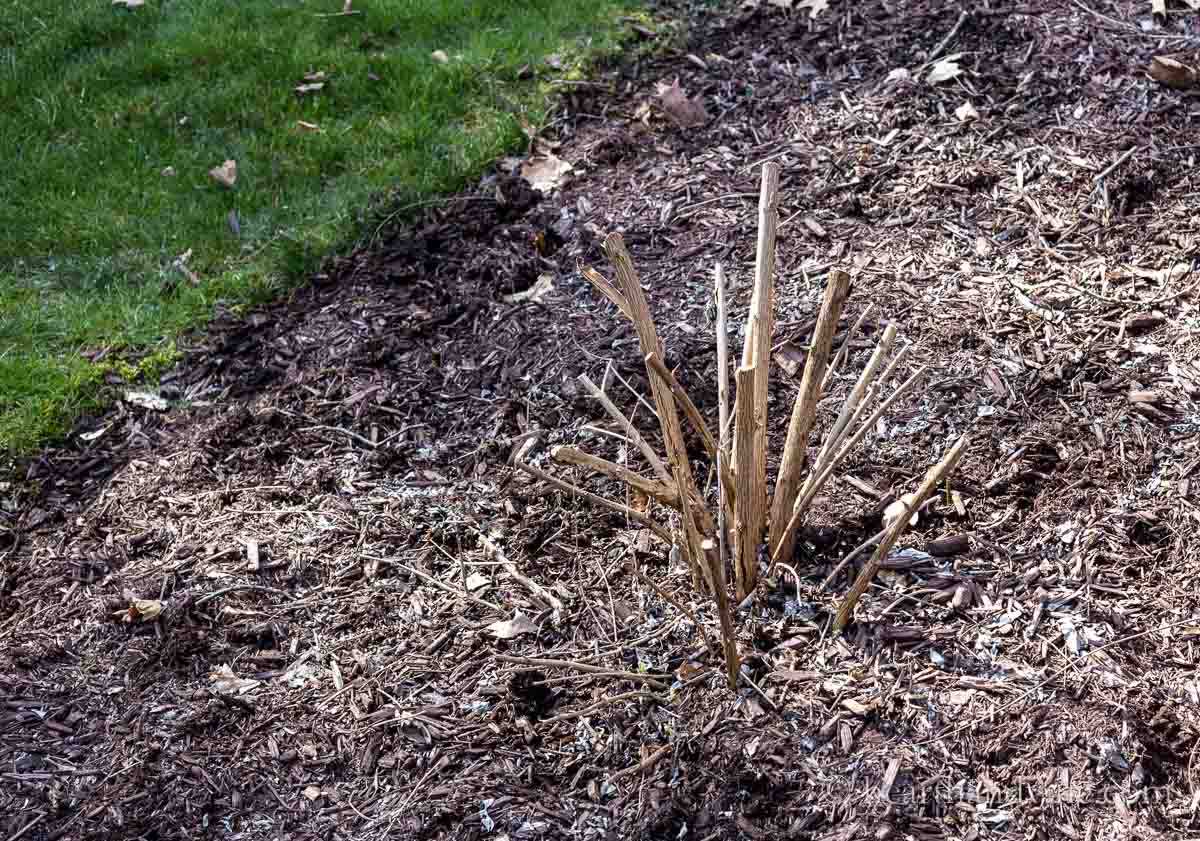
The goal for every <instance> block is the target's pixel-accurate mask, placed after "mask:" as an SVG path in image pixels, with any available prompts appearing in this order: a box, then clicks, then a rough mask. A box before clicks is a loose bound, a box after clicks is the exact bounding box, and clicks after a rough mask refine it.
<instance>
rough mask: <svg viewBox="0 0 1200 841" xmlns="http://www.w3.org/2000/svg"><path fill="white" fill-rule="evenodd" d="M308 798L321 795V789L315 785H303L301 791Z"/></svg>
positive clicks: (312, 798) (311, 798)
mask: <svg viewBox="0 0 1200 841" xmlns="http://www.w3.org/2000/svg"><path fill="white" fill-rule="evenodd" d="M302 793H303V794H304V796H305V797H307V798H308V799H309V800H316V799H317V798H318V797H320V796H321V789H320V788H319V787H317V786H305V788H304V791H303V792H302Z"/></svg>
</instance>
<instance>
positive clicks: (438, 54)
mask: <svg viewBox="0 0 1200 841" xmlns="http://www.w3.org/2000/svg"><path fill="white" fill-rule="evenodd" d="M429 57H430V58H432V59H433V60H434V61H436V62H438V63H439V64H445V63H446V62H448V61H450V56H448V55H446V51H445V50H434V51H433V52H431V53H430V54H429Z"/></svg>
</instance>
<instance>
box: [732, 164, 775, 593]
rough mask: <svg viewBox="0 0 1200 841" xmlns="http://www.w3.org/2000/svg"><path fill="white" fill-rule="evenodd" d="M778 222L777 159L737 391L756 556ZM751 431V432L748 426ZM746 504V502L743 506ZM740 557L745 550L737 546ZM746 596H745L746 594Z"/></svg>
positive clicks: (748, 525)
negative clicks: (747, 440)
mask: <svg viewBox="0 0 1200 841" xmlns="http://www.w3.org/2000/svg"><path fill="white" fill-rule="evenodd" d="M778 226H779V164H778V163H776V162H775V161H771V162H769V163H766V164H763V168H762V186H761V189H760V191H759V196H758V247H757V250H756V254H755V261H754V296H753V298H752V300H751V303H750V317H749V319H748V321H747V326H746V341H745V345H744V346H743V349H742V367H743V368H750V369H752V370H753V380H752V385H751V387H750V389H749V390H748V391H747V390H744V389H743V388H742V384H741V382H740V374H739V382H738V390H737V402H738V406H739V408H738V410H737V422H738V424H739V425H740V424H741V423H742V420H741V419H742V417H743V412H742V410H741V408H740V406H741V404H742V403H744V402H749V403H750V407H751V417H752V418H753V420H754V423H753V438H752V441H751V444H752V446H751V449H750V451H749V453H748V454H747V455H748V456H749V458H748V460H743V453H742V452H741V451H740V447H739V450H738V451H737V452H735V454H734V459H735V465H736V467H735V472H736V473H737V474H738V480H737V482H738V489H739V490H741V489H742V488H743V487H745V485H744V483H743V481H742V478H741V477H742V475H743V474H744V473H748V477H749V478H750V479H751V480H752V484H751V485H750V487H749V490H750V492H751V493H753V494H754V495H755V499H753V500H751V499H747V500H741V501H739V502H738V503H737V505H738V511H739V512H740V514H742V515H745V516H748V517H750V518H751V519H743V518H742V516H739V518H738V520H739V521H738V523H737V528H738V545H739V547H741V546H743V545H747V544H748V545H750V546H752V547H753V548H752V549H751V550H749V551H750V552H751V554H750V555H749V557H753V556H754V553H756V552H757V551H758V543H759V541H760V540H761V539H762V532H763V528H764V526H765V525H766V519H767V386H768V384H769V381H770V372H771V333H772V332H773V326H774V325H773V323H772V322H773V319H772V316H773V313H774V309H775V233H776V229H777V228H778ZM747 431H750V430H747ZM742 434H743V433H742V430H741V429H738V430H737V440H738V441H741V440H742ZM743 503H744V504H743ZM739 554H740V555H741V556H742V558H743V559H744V558H746V557H747V555H746V551H745V550H742V549H739ZM756 572H757V566H756V565H755V566H752V567H750V568H746V569H743V573H744V574H745V575H747V576H748V579H745V580H740V581H739V582H738V587H739V590H740V588H741V587H743V586H748V587H749V588H750V589H753V587H754V579H755V575H756ZM741 597H742V598H744V597H745V594H744V593H743V594H742V596H741Z"/></svg>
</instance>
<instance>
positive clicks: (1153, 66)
mask: <svg viewBox="0 0 1200 841" xmlns="http://www.w3.org/2000/svg"><path fill="white" fill-rule="evenodd" d="M1150 77H1151V78H1152V79H1154V81H1156V82H1161V83H1162V84H1164V85H1166V86H1167V87H1171V88H1181V89H1182V88H1191V87H1195V86H1196V85H1197V84H1200V73H1198V72H1197V71H1196V69H1195V68H1193V67H1188V66H1187V65H1186V64H1184V63H1183V62H1181V61H1176V60H1175V59H1173V58H1167V57H1166V56H1155V57H1154V58H1152V59H1150Z"/></svg>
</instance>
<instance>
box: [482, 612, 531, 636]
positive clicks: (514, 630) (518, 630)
mask: <svg viewBox="0 0 1200 841" xmlns="http://www.w3.org/2000/svg"><path fill="white" fill-rule="evenodd" d="M487 629H488V633H490V634H491V635H492V636H494V637H496V638H497V639H502V640H511V639H515V638H517V637H519V636H521V635H522V634H536V633H537V625H535V624H533V621H532V620H531V619H530V618H529V617H528V616H526V615H525V614H524V613H521V612H520V611H517V615H516V616H514V617H513V618H512V619H504V620H501V621H500V622H493V623H492V624H491V625H488V628H487Z"/></svg>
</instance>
